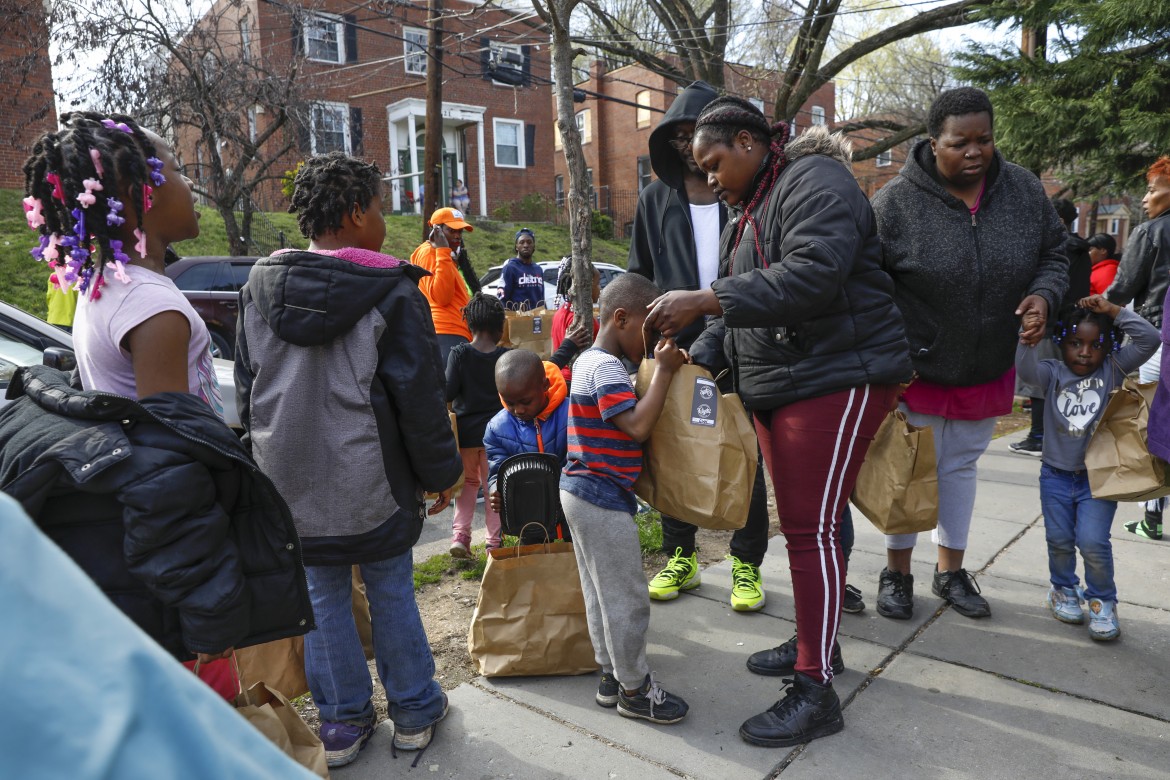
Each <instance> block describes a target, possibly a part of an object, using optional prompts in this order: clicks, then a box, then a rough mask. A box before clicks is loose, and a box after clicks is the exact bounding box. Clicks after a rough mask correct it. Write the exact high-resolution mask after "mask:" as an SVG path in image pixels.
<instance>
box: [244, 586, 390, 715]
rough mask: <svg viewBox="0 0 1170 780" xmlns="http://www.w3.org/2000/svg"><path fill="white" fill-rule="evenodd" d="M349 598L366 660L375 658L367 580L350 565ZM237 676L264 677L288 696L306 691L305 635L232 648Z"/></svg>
mask: <svg viewBox="0 0 1170 780" xmlns="http://www.w3.org/2000/svg"><path fill="white" fill-rule="evenodd" d="M351 577H352V580H353V582H352V586H351V587H352V590H351V593H350V600H351V602H352V606H353V622H354V624H356V625H357V631H358V637H360V638H361V640H362V650H363V651H365V654H366V660H367V661H372V660H374V638H373V624H372V623H371V621H370V602H369V600H368V599H367V598H366V584H365V583H364V582H363V581H362V575H361V570H360V569H359V568H358V567H357V566H354V567H353V572H352V574H351ZM234 655H235V658H236V663H237V664H238V666H239V670H240V676H241V677H242V678H243V679H245V680H263V681H264V682H265V683H266V684H267V685H268V687H270V688H272V689H273V690H275V691H278V692H279V693H280V694H281V695H283V696H284V697H285V698H287V699H295V698H296V697H298V696H304V695H305V694H306V693H308V692H309V681H308V680H307V679H305V638H304V637H303V636H292V637H289V638H287V639H277V640H276V641H273V642H265V643H264V644H262V645H252V646H251V647H243V648H240V649H239V650H236V652H235V654H234Z"/></svg>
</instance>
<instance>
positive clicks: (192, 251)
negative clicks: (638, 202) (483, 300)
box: [0, 189, 629, 317]
mask: <svg viewBox="0 0 1170 780" xmlns="http://www.w3.org/2000/svg"><path fill="white" fill-rule="evenodd" d="M22 197H23V196H22V194H21V193H20V192H18V191H17V190H5V189H0V300H3V301H5V302H7V303H11V304H14V305H16V306H19V307H20V308H22V309H24V310H26V311H29V312H32V313H33V314H36V315H37V316H40V317H44V316H45V287H46V284H47V281H46V280H47V277H48V271H47V269H46V267H45V266H43V265H41V264H40V263H37V262H35V261H33V259H32V258H31V257H29V254H28V250H30V249H32V248H33V247H34V246H36V239H35V234H34V233H33V231H31V230H29V229H28V224H27V223H26V221H25V218H24V209H23V208H22V207H21V203H20V201H21V198H22ZM267 216H268V219H269V221H270V222H271V223H272V225H273V226H274V227H275V228H276V229H277V230H281V231H283V232H284V235H285V238H286V239H287V240H288V243H289V244H290V245H291V246H295V247H300V248H304V247H306V246H308V241H306V240H305V239H304V238H301V234H300V231H298V230H297V223H296V217H295V216H294V215H292V214H279V213H270V214H268V215H267ZM469 221H470V222H471V223H472V224H473V225H475V230H474V231H473V232H472V233H471V234H470V235H468V236H467V252H468V254H469V255H470V256H471V261H472V264H473V265H474V266H475V268H476V270H478V271H479V272H480V274H482V273H483V272H484V271H486V270H487V269H488V268H489V267H491V266H493V265H499V264H500V263H502V262H504V261H505V260H507V259H508V258H509V257H511V256H512V255H513V248H514V246H515V240H514V238H513V236H514V235H515V233H516V230H517V229H518V228H519V225H517V224H513V223H509V222H495V221H491V220H483V219H477V218H475V217H472V218H471V219H470V220H469ZM199 224H200V229H201V231H202V232H201V234H200V236H199V238H197V239H194V240H192V241H183V242H182V243H179V244H176V245H175V251H177V252H178V253H179V254H180V255H226V254H227V253H228V243H227V233H226V232H225V231H224V227H223V220H222V219H220V217H219V215H218V214H217V213H215V211H214V210H212V209H210V208H207V207H204V208H203V209H202V217H201V218H200V221H199ZM526 226H528V227H531V228H532V229H533V230H534V231H536V239H537V244H536V259H537V260H552V259H556V258H559V257H561V256H562V255H567V254H569V250H570V240H569V228H568V226H559V227H558V226H554V225H541V224H528V223H526ZM421 236H422V218H421V217H418V216H413V215H406V216H403V215H398V214H395V215H388V216H387V217H386V243H385V245H384V247H383V251H385V252H388V253H390V254H392V255H395V256H396V257H401V258H403V259H406V258H408V257H410V253H411V252H413V251H414V248H415V247H417V246H418V245H419V243H420V241H421ZM628 252H629V243H628V242H627V241H620V240H619V241H602V240H599V239H597V238H594V239H593V259H594V260H595V261H597V262H604V263H615V264H616V265H620V266H622V267H623V268H624V267H625V265H626V256H627V253H628Z"/></svg>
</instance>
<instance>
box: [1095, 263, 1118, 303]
mask: <svg viewBox="0 0 1170 780" xmlns="http://www.w3.org/2000/svg"><path fill="white" fill-rule="evenodd" d="M1117 263H1118V261H1117V260H1115V259H1113V258H1112V257H1111V258H1109V259H1108V260H1102V261H1101V262H1099V263H1097V264H1096V265H1094V266H1093V270H1092V271H1091V272H1090V273H1089V295H1104V294H1105V291H1106V290H1108V289H1109V285H1111V284H1113V277H1115V276H1117Z"/></svg>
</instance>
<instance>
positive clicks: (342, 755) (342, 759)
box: [325, 730, 374, 769]
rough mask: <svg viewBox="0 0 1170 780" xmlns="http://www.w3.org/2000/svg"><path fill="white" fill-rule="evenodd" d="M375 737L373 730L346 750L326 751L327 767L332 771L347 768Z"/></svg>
mask: <svg viewBox="0 0 1170 780" xmlns="http://www.w3.org/2000/svg"><path fill="white" fill-rule="evenodd" d="M372 736H374V732H373V731H372V730H371V731H370V732H369V733H368V734H366V735H365V736H364V737H362V738H361V739H359V740H358V741H357V742H355V743H353V744H352V745H350V746H349V747H347V748H346V749H345V750H326V751H325V765H326V766H327V767H329V768H330V769H336V768H337V767H339V766H347V765H348V764H352V763H353V762H354V761H356V760H357V757H358V753H360V752H361V749H362V748H364V747H365V746H366V743H367V742H369V741H370V737H372Z"/></svg>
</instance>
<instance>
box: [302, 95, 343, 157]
mask: <svg viewBox="0 0 1170 780" xmlns="http://www.w3.org/2000/svg"><path fill="white" fill-rule="evenodd" d="M319 110H320V111H324V110H333V111H339V112H340V113H341V118H342V125H341V126H342V135H343V136H344V139H345V147H344V148H343V149H341V151H343V152H345V153H346V154H351V153H352V152H351V150H352V149H353V141H352V139H351V137H350V127H349V104H347V103H333V102H330V101H326V100H320V101H317V102H315V103H312V104H311V105H310V106H309V146H310V149H311V150H312V152H313V154H324V153H325V152H326V151H332V150H331V149H330V150H326V149H323V148H318V144H317V111H319Z"/></svg>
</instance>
